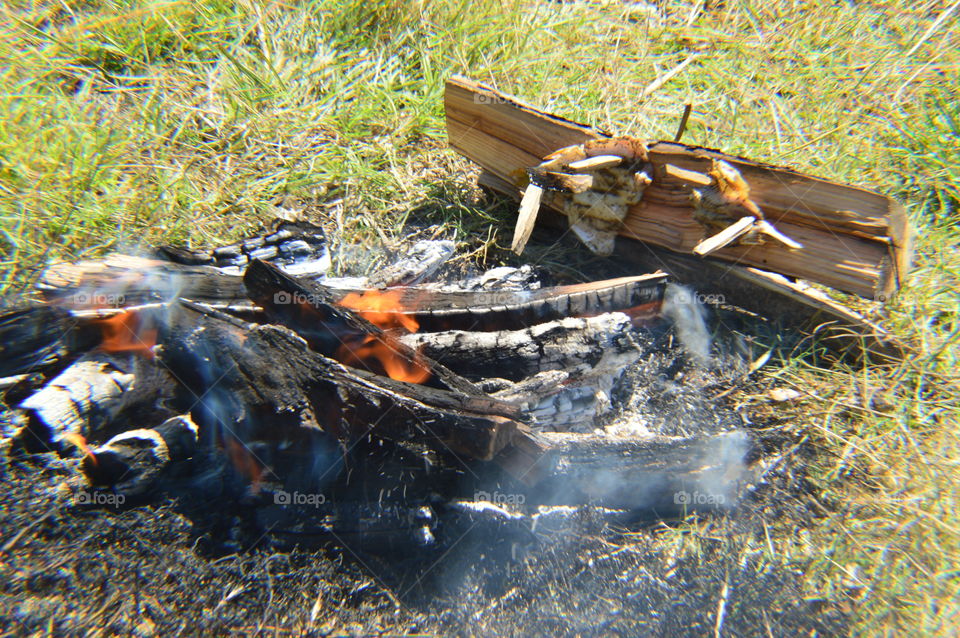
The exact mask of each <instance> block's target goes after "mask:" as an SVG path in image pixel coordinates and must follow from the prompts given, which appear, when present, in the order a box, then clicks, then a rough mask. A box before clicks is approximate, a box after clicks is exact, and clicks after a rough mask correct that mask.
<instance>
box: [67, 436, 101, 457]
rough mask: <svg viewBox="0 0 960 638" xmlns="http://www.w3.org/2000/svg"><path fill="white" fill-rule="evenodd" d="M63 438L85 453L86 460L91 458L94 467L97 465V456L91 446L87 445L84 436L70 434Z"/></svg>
mask: <svg viewBox="0 0 960 638" xmlns="http://www.w3.org/2000/svg"><path fill="white" fill-rule="evenodd" d="M63 438H64V440H65V441H67V442H68V443H72V444H73V445H74V446H75V447H76V448H77V449H79V450H80V451H81V452H83V456H84V457H85V458H89V459H90V462H91V463H93V464H94V465H96V464H97V455H96V454H94V453H93V450H91V449H90V446H89V445H87V439H85V438H84V436H83V435H82V434H77V433H76V432H68V433H67V434H65V435H64V436H63Z"/></svg>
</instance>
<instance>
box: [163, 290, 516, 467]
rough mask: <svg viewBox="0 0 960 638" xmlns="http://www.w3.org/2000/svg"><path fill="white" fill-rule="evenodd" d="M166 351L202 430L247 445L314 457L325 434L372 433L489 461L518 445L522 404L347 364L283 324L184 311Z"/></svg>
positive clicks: (348, 436)
mask: <svg viewBox="0 0 960 638" xmlns="http://www.w3.org/2000/svg"><path fill="white" fill-rule="evenodd" d="M159 356H160V359H161V360H162V361H163V363H164V364H165V365H166V366H168V367H169V368H170V369H171V370H172V371H173V373H174V375H175V376H176V377H177V378H178V379H179V380H180V381H181V385H182V390H183V391H182V392H181V398H180V401H181V404H182V405H184V407H186V408H189V407H190V405H193V404H196V407H195V408H194V409H193V410H192V414H193V417H194V419H195V421H196V422H197V423H198V425H199V426H200V427H201V430H203V431H206V432H210V433H217V435H218V436H220V437H225V436H229V437H232V438H235V439H237V440H239V441H240V442H242V443H246V442H249V441H273V442H274V443H278V442H281V441H287V442H299V445H307V447H305V448H302V451H303V452H304V453H308V452H309V449H310V447H309V443H310V441H311V440H313V438H314V435H315V434H319V433H321V432H325V433H327V434H328V435H330V436H333V437H335V438H337V439H341V440H349V439H355V438H358V437H365V436H368V435H370V434H373V435H375V436H378V437H381V438H388V439H390V438H393V439H397V440H411V439H414V440H415V439H418V438H419V439H422V440H426V441H431V442H434V443H437V442H439V443H442V444H444V445H446V446H448V447H449V449H451V450H455V451H458V452H460V453H464V454H467V455H468V456H470V457H472V458H478V459H490V458H492V457H493V456H494V455H495V454H496V453H497V452H499V451H500V450H501V449H503V447H505V446H506V445H507V444H509V443H510V442H511V440H512V436H513V433H514V431H515V430H516V426H517V424H516V422H515V421H514V420H513V419H514V418H515V417H517V416H519V411H518V409H517V408H516V407H514V406H512V405H510V404H507V403H505V402H502V401H497V400H496V399H493V398H491V397H489V396H486V395H483V394H482V393H480V392H479V391H475V392H474V393H472V394H464V393H461V392H459V391H452V390H444V389H438V388H432V387H428V386H424V385H417V384H411V383H406V382H403V381H396V380H394V379H390V378H387V377H382V376H379V375H376V374H373V373H370V372H367V371H365V370H359V369H353V368H348V367H346V366H344V365H342V364H340V363H338V362H336V361H334V360H332V359H329V358H327V357H326V356H324V355H322V354H320V353H318V352H314V351H313V350H311V349H310V348H309V347H308V345H307V342H305V341H304V340H303V339H302V338H301V337H300V336H298V335H297V334H295V333H293V332H291V331H290V330H288V329H286V328H282V327H278V326H257V325H243V324H242V322H238V321H234V322H232V323H231V322H228V321H226V320H224V319H222V318H220V317H216V316H214V315H212V314H209V313H208V314H200V313H197V312H195V311H192V310H189V309H186V308H185V310H184V315H182V316H180V317H179V318H178V319H177V320H176V323H175V324H174V325H173V326H171V328H170V331H169V333H168V334H166V335H164V336H163V337H162V339H161V347H160V355H159ZM198 397H199V402H198V401H197V398H198ZM293 449H297V445H294V446H293Z"/></svg>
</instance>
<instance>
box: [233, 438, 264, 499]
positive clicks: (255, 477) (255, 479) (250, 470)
mask: <svg viewBox="0 0 960 638" xmlns="http://www.w3.org/2000/svg"><path fill="white" fill-rule="evenodd" d="M225 447H226V449H227V458H228V459H230V463H231V464H232V465H233V467H234V469H236V470H237V472H238V473H239V474H240V475H241V476H243V477H245V478H246V479H247V480H249V481H250V490H251V491H252V492H253V493H254V494H256V493H257V492H259V491H260V482H261V481H262V480H263V466H262V465H261V464H260V462H259V461H258V460H257V459H256V457H254V455H253V452H251V451H250V448H248V447H247V446H246V445H244V444H243V443H241V442H240V441H239V440H238V439H236V438H234V437H232V436H231V437H227V438H226V445H225Z"/></svg>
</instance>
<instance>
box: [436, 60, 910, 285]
mask: <svg viewBox="0 0 960 638" xmlns="http://www.w3.org/2000/svg"><path fill="white" fill-rule="evenodd" d="M445 105H446V107H447V109H448V110H447V128H448V134H449V138H450V145H451V146H452V147H453V148H455V149H457V150H458V151H460V152H461V153H463V154H464V155H466V156H467V157H469V158H470V159H472V160H473V161H475V162H477V163H478V164H480V165H481V166H482V167H483V168H484V169H485V170H486V171H488V172H489V173H490V174H491V175H493V176H495V177H496V178H498V179H499V180H501V181H503V182H505V183H507V184H510V185H511V186H512V188H513V190H514V192H516V191H517V190H522V189H523V188H524V187H525V186H526V184H527V182H528V177H527V174H526V169H528V168H530V167H533V166H536V165H537V164H539V163H540V162H541V161H542V158H543V157H544V156H546V155H548V154H549V153H551V152H553V151H555V150H557V149H559V148H562V147H565V146H570V145H575V144H581V143H583V142H584V141H586V140H589V139H595V138H598V137H603V136H606V135H607V134H606V133H604V132H602V131H597V130H594V129H591V128H589V127H587V126H584V125H582V124H577V123H575V122H571V121H569V120H565V119H563V118H560V117H557V116H555V115H551V114H549V113H545V112H543V111H541V110H539V109H536V108H534V107H532V106H530V105H527V104H524V103H523V102H521V101H520V100H518V99H517V98H512V97H510V96H507V95H504V94H502V93H500V92H498V91H496V90H494V89H492V88H490V87H487V86H484V85H482V84H478V83H476V82H472V81H470V80H468V79H465V78H460V77H456V78H452V79H451V80H449V81H448V83H447V90H446V97H445ZM647 148H648V153H649V156H650V160H651V162H652V163H653V164H654V167H655V169H661V168H662V167H665V166H666V165H670V166H672V167H674V168H676V169H679V171H672V172H671V173H670V174H669V175H666V176H665V175H664V173H663V171H661V170H655V171H654V174H655V175H654V183H653V184H652V185H651V186H650V187H649V188H648V190H647V192H645V194H644V199H643V201H642V202H641V203H640V204H637V205H635V206H632V207H631V209H630V211H629V213H628V214H627V217H626V218H625V219H624V221H623V225H622V227H621V229H620V231H618V232H619V233H620V234H622V235H624V236H628V237H631V238H633V239H637V240H640V241H643V242H645V243H650V244H655V245H658V246H662V247H664V248H668V249H670V250H673V251H676V252H680V253H687V254H689V253H691V252H692V250H693V248H694V247H695V246H696V245H697V244H698V243H699V242H700V241H701V240H703V239H704V238H705V237H706V236H708V234H709V233H707V232H706V231H705V230H704V228H703V226H701V225H700V224H699V223H698V222H697V221H696V220H695V219H694V218H693V207H692V204H691V203H690V201H689V195H690V188H692V187H693V186H692V185H691V184H690V183H687V182H686V180H684V179H682V176H683V173H682V171H688V172H689V171H693V172H696V173H699V174H703V173H706V172H707V171H708V170H709V167H710V165H711V162H713V161H714V160H723V161H726V162H728V163H730V164H731V165H732V166H734V167H735V168H736V169H737V170H739V171H740V172H741V174H742V175H743V177H744V178H745V179H746V181H747V182H748V183H749V185H750V197H751V200H752V201H753V202H754V203H755V204H756V205H757V206H759V207H760V209H761V210H762V211H763V212H764V215H765V217H766V220H767V221H769V222H770V223H771V224H773V225H774V226H775V227H776V229H777V230H778V231H779V232H781V233H783V234H784V235H786V236H788V237H790V238H791V239H793V240H795V241H797V242H799V243H800V244H802V245H803V246H804V248H803V249H801V250H799V251H792V250H789V249H788V247H786V246H784V245H783V244H782V243H780V242H777V241H773V240H769V241H767V242H765V243H764V244H763V245H738V246H728V247H725V248H723V249H720V250H718V251H716V252H715V253H713V254H712V255H711V256H712V257H715V258H717V259H722V260H724V261H728V262H733V263H736V264H740V265H744V266H751V267H756V268H761V269H764V270H770V271H775V272H778V273H782V274H784V275H787V276H790V277H798V278H802V279H808V280H810V281H815V282H818V283H823V284H825V285H828V286H831V287H834V288H837V289H838V290H842V291H845V292H852V293H854V294H858V295H861V296H864V297H869V298H876V299H880V300H883V299H885V298H887V297H888V296H889V295H891V294H892V293H893V292H894V291H895V290H896V288H897V287H898V286H899V284H900V282H901V281H902V279H903V277H904V276H905V275H906V273H907V271H908V269H909V266H910V260H911V252H912V245H911V232H910V229H909V226H908V224H907V220H906V215H905V213H904V210H903V207H902V206H900V205H899V204H898V203H897V202H895V201H894V200H892V199H890V198H889V197H886V196H884V195H882V194H880V193H875V192H872V191H869V190H865V189H861V188H856V187H852V186H847V185H844V184H839V183H836V182H831V181H829V180H825V179H821V178H817V177H813V176H809V175H804V174H801V173H798V172H796V171H793V170H791V169H787V168H780V167H775V166H769V165H766V164H762V163H758V162H754V161H751V160H749V159H746V158H741V157H733V156H730V155H726V154H724V153H721V152H719V151H715V150H711V149H705V148H700V147H694V146H686V145H683V144H678V143H675V142H655V143H651V144H648V145H647Z"/></svg>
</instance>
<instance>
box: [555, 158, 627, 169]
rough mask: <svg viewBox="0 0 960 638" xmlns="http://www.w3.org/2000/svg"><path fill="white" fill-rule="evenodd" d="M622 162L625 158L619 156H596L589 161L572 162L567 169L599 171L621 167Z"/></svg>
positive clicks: (588, 159)
mask: <svg viewBox="0 0 960 638" xmlns="http://www.w3.org/2000/svg"><path fill="white" fill-rule="evenodd" d="M622 162H623V158H622V157H619V156H617V155H594V156H593V157H588V158H587V159H583V160H579V161H576V162H570V164H568V165H567V168H569V169H571V170H574V171H599V170H600V169H603V168H612V167H614V166H619V165H620V164H621V163H622Z"/></svg>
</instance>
